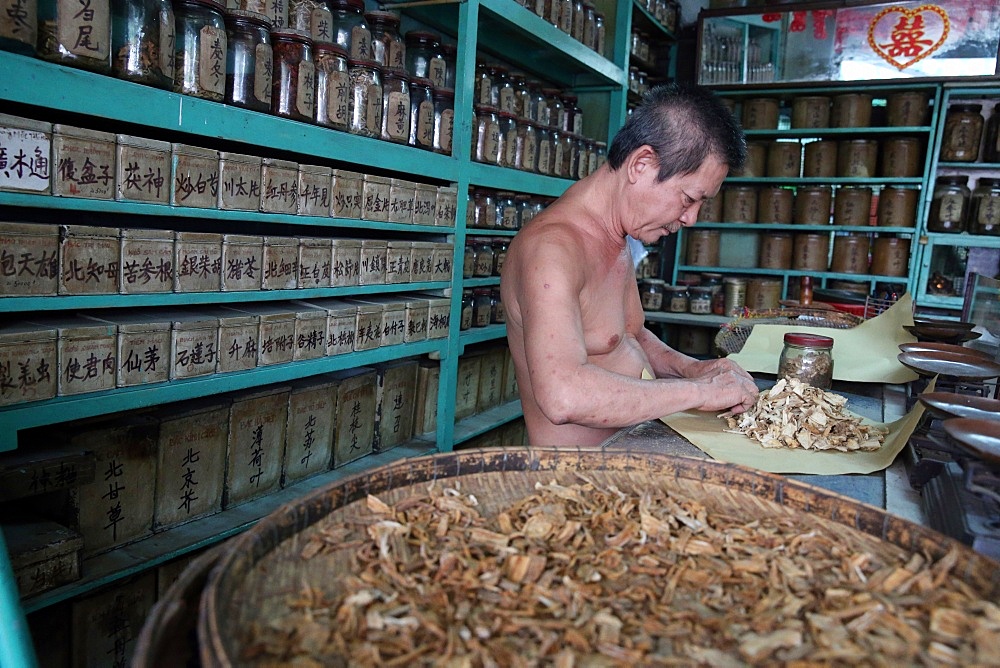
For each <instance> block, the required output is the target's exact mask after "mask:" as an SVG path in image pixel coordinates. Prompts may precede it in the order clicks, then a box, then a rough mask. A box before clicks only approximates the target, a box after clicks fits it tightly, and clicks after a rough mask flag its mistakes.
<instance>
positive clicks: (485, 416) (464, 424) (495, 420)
mask: <svg viewBox="0 0 1000 668" xmlns="http://www.w3.org/2000/svg"><path fill="white" fill-rule="evenodd" d="M522 415H523V413H522V412H521V400H520V399H517V400H515V401H511V402H509V403H506V404H503V405H501V406H497V407H496V408H491V409H489V410H486V411H483V412H482V413H476V414H475V415H470V416H469V417H467V418H465V419H463V420H460V421H459V422H458V423H457V424H456V425H455V431H454V433H455V445H458V444H459V443H464V442H465V441H468V440H470V439H473V438H475V437H476V436H479V435H480V434H485V433H486V432H488V431H490V430H493V429H496V428H497V427H500V426H502V425H505V424H507V423H508V422H511V421H513V420H516V419H517V418H519V417H521V416H522Z"/></svg>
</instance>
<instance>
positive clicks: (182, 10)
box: [173, 0, 227, 102]
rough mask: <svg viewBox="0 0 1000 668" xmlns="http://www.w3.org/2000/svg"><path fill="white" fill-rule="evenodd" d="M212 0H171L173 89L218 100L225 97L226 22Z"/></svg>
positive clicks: (220, 6)
mask: <svg viewBox="0 0 1000 668" xmlns="http://www.w3.org/2000/svg"><path fill="white" fill-rule="evenodd" d="M222 12H223V5H222V3H221V2H215V0H175V1H174V25H175V27H176V34H175V37H174V40H175V41H174V86H173V89H174V92H175V93H183V94H184V95H191V96H193V97H200V98H204V99H206V100H213V101H215V102H222V101H223V100H224V99H225V97H226V49H227V47H226V24H225V20H224V19H223V15H222Z"/></svg>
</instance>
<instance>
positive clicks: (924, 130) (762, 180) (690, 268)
mask: <svg viewBox="0 0 1000 668" xmlns="http://www.w3.org/2000/svg"><path fill="white" fill-rule="evenodd" d="M910 90H922V91H925V92H926V93H927V95H928V98H929V102H930V110H929V112H930V113H929V116H930V118H931V120H930V123H929V124H928V125H921V126H888V125H887V124H885V123H882V124H879V125H877V126H872V127H847V128H840V127H838V128H832V127H831V128H791V127H790V122H789V117H788V116H784V115H783V116H781V117H780V118H779V124H778V127H777V128H773V129H750V130H746V135H747V140H748V141H759V140H781V139H794V140H798V141H800V142H801V143H802V144H803V145H804V144H806V143H808V142H810V141H813V140H820V139H826V140H833V141H840V140H847V139H855V138H858V139H861V138H864V139H876V140H880V139H883V138H884V139H890V138H893V137H900V136H905V137H919V138H920V139H921V140H922V143H923V145H924V148H923V151H924V153H923V168H922V170H921V175H919V176H914V177H882V176H872V177H865V178H860V177H842V176H834V177H803V176H798V177H772V176H762V177H744V176H731V177H729V178H727V179H726V182H725V184H724V185H723V188H725V187H726V186H729V185H741V184H750V185H755V186H783V187H789V188H797V187H800V186H810V185H823V186H838V187H841V186H865V187H868V188H871V189H872V190H880V189H881V188H882V187H884V186H912V187H913V188H916V189H919V192H920V194H919V198H918V203H917V208H916V211H917V216H916V219H915V221H914V226H913V227H889V226H884V227H883V226H872V225H860V226H855V225H851V226H848V225H834V224H832V223H831V224H826V225H806V224H797V223H795V222H794V221H793V223H791V224H771V223H768V224H763V223H734V222H707V221H705V222H698V224H697V226H696V229H699V230H702V229H715V230H720V231H722V232H723V235H722V237H721V239H722V241H721V244H723V245H725V244H726V237H727V233H733V234H734V235H735V236H733V237H731V238H739V239H741V241H740V243H746V241H747V240H748V239H749V240H753V238H754V235H756V234H757V233H760V232H775V231H780V232H787V233H792V234H793V235H794V234H796V233H806V232H809V233H814V234H815V233H825V234H828V235H829V236H830V243H829V252H830V254H831V255H832V252H833V246H834V243H833V242H834V239H835V237H836V235H837V234H840V233H855V234H867V235H878V236H881V235H892V236H897V237H903V238H908V239H909V240H910V252H909V259H908V268H907V272H906V275H905V276H902V277H900V276H882V275H877V274H868V273H865V274H858V273H840V272H835V271H831V270H827V271H813V270H797V269H762V268H759V267H757V266H755V265H751V264H749V262H748V263H741V266H711V267H705V266H694V265H690V264H687V263H686V262H685V259H686V257H685V252H686V243H685V241H686V239H685V234H689V231H688V230H685V229H682V230H681V231H680V232H679V233H678V236H679V238H678V241H677V246H676V252H675V261H674V265H673V274H672V276H671V280H672V281H674V282H676V281H677V279H678V277H679V274H681V273H685V272H700V271H711V272H717V273H723V274H742V275H752V276H761V277H776V278H781V280H782V298H786V299H787V298H790V295H789V285H790V283H789V279H790V278H791V279H797V278H798V277H800V276H813V277H814V278H816V279H817V287H827V285H828V282H829V281H836V280H842V281H852V282H864V283H867V284H868V287H869V290H874V289H875V287H876V285H878V284H879V283H892V284H905V285H906V289H908V290H910V291H913V288H914V286H915V284H916V282H917V274H918V268H919V266H920V253H921V246H920V243H919V241H920V234H919V230H920V226H921V222H922V220H923V219H922V217H921V216H920V215H919V213H920V212H921V211H923V210H924V208H925V206H926V203H927V200H928V199H929V197H928V193H929V187H930V185H932V184H929V182H928V179H927V176H926V175H927V174H928V173H929V171H930V166H931V161H932V155H933V154H934V153H935V151H934V149H933V148H932V145H933V143H934V136H933V133H934V131H935V128H936V127H937V126H938V124H939V111H940V109H941V97H940V86H938V85H937V84H932V83H921V82H905V83H899V84H896V83H891V84H878V85H866V86H864V88H863V89H862V88H858V87H853V86H846V85H830V84H826V85H801V86H795V87H787V86H785V87H776V86H757V85H755V86H751V85H745V86H740V87H738V88H737V87H724V88H720V89H719V90H718V91H717V93H718V94H719V95H720V96H722V97H724V98H730V99H733V100H735V101H736V104H737V107H736V113H737V115H739V114H740V112H741V110H742V104H744V103H745V101H746V100H747V99H749V98H754V97H768V98H778V99H780V100H782V101H783V105H782V106H783V108H784V107H788V106H790V104H789V103H790V101H791V100H794V98H795V97H798V96H808V95H825V96H830V97H832V96H834V95H838V94H845V93H853V92H865V93H869V94H871V95H872V97H873V100H874V104H875V109H873V117H874V118H878V113H879V112H880V111H881V110H879V109H878V107H881V106H883V105H884V104H885V101H884V100H885V96H886V95H887V94H889V93H892V92H896V91H910ZM879 158H880V160H881V158H882V156H881V155H880V156H879ZM879 170H880V171H881V166H880V167H879ZM720 196H722V194H721V193H720ZM836 196H837V193H836V191H834V194H833V200H834V201H835V200H836ZM877 196H878V192H874V193H873V195H872V199H873V202H875V201H877V199H876V198H877ZM872 208H873V210H874V204H873V207H872ZM750 261H753V258H750ZM827 266H828V267H829V263H828V265H827Z"/></svg>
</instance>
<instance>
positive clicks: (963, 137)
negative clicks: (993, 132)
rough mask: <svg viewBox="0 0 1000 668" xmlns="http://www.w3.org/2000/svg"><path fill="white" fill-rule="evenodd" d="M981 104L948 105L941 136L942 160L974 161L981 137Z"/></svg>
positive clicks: (976, 157)
mask: <svg viewBox="0 0 1000 668" xmlns="http://www.w3.org/2000/svg"><path fill="white" fill-rule="evenodd" d="M982 110H983V105H981V104H953V105H952V106H950V107H948V113H947V115H946V116H945V120H944V134H943V135H942V137H941V156H940V157H941V160H942V162H975V161H976V160H977V159H978V158H979V142H980V140H981V139H982V137H983V117H982V115H981V112H982Z"/></svg>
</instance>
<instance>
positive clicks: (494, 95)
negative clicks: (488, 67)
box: [490, 66, 517, 115]
mask: <svg viewBox="0 0 1000 668" xmlns="http://www.w3.org/2000/svg"><path fill="white" fill-rule="evenodd" d="M490 104H492V105H493V106H495V107H496V108H497V109H499V110H500V111H501V112H503V113H505V114H514V115H517V90H515V88H514V84H513V82H512V81H511V80H510V73H509V71H508V70H507V68H506V67H500V66H497V67H494V68H493V83H492V88H491V89H490Z"/></svg>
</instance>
